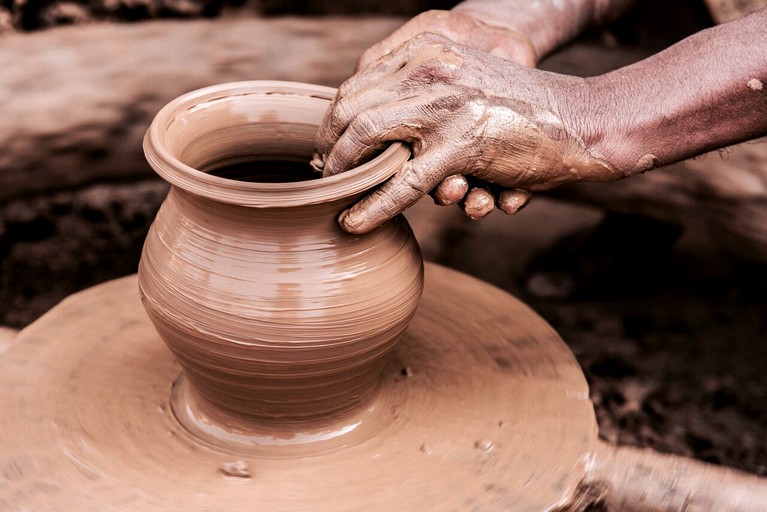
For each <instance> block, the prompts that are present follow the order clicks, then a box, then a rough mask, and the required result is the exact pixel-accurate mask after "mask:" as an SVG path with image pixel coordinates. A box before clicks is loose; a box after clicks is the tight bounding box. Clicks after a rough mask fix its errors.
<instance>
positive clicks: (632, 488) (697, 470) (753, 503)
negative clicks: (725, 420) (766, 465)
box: [564, 444, 767, 512]
mask: <svg viewBox="0 0 767 512" xmlns="http://www.w3.org/2000/svg"><path fill="white" fill-rule="evenodd" d="M584 465H585V469H586V477H585V478H584V479H583V481H582V483H581V485H580V486H579V493H578V495H577V496H576V499H574V500H573V502H572V503H570V504H569V506H567V507H564V510H567V511H571V510H584V507H586V506H588V505H596V504H599V505H602V506H604V507H605V509H606V510H620V511H623V512H670V511H685V512H686V511H700V512H703V511H713V510H717V511H722V512H725V511H726V512H759V511H763V510H764V509H765V508H764V507H765V504H767V479H765V478H759V477H756V476H754V475H749V474H747V473H743V472H741V471H736V470H734V469H729V468H723V467H719V466H714V465H712V464H706V463H704V462H698V461H695V460H692V459H687V458H684V457H679V456H675V455H665V454H661V453H657V452H653V451H652V450H646V449H641V448H632V447H628V446H620V447H616V446H610V445H607V444H603V445H602V446H601V448H600V450H598V451H596V452H595V453H594V454H593V455H592V456H591V457H590V458H588V459H587V460H585V461H584Z"/></svg>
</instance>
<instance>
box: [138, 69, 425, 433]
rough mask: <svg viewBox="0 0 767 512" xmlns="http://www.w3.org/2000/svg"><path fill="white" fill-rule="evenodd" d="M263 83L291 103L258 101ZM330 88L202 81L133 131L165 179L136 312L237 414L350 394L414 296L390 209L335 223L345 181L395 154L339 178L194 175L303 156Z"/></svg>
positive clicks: (414, 280)
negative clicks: (144, 129) (351, 224)
mask: <svg viewBox="0 0 767 512" xmlns="http://www.w3.org/2000/svg"><path fill="white" fill-rule="evenodd" d="M275 89H277V90H279V91H284V90H285V89H287V90H288V92H280V93H278V94H279V95H278V96H277V98H279V99H280V100H283V101H284V100H285V99H286V97H287V98H288V99H290V100H291V101H289V102H288V103H285V104H280V103H279V102H270V101H269V100H270V98H269V96H273V95H275V93H274V90H275ZM243 90H244V91H250V92H249V93H247V94H246V93H243ZM291 91H292V92H291ZM332 94H333V91H332V90H331V89H327V88H318V87H313V86H303V85H298V84H284V83H276V82H243V83H238V84H225V85H223V86H217V87H214V88H209V89H204V90H202V91H196V92H194V93H190V95H187V96H186V97H182V98H180V99H179V100H176V103H175V104H173V103H172V104H169V106H168V107H166V109H164V110H163V111H161V113H160V114H158V117H157V118H156V119H155V122H154V123H153V127H152V128H150V130H149V132H148V134H147V138H146V139H145V149H146V152H147V156H148V159H149V161H150V163H151V164H152V165H153V167H154V168H155V169H156V170H157V171H158V173H160V174H161V175H162V176H163V177H165V178H166V179H167V180H168V181H170V182H171V184H172V187H171V190H170V192H169V194H168V197H167V199H166V200H165V202H164V203H163V205H162V207H161V209H160V211H159V212H158V214H157V218H156V219H155V221H154V223H153V225H152V227H151V229H150V232H149V234H148V236H147V239H146V242H145V245H144V250H143V254H142V258H141V262H140V265H139V287H140V293H141V297H142V300H143V303H144V306H145V308H146V310H147V313H148V314H149V317H150V318H151V320H152V322H153V323H154V325H155V327H156V328H157V330H158V332H159V334H160V336H161V337H162V339H163V340H164V341H165V343H166V344H167V345H168V346H169V347H170V349H171V350H172V351H173V352H174V354H175V355H176V357H177V359H178V361H179V363H180V364H181V366H182V367H183V369H184V371H185V373H186V376H187V378H188V379H189V382H190V383H191V384H192V386H193V388H194V390H195V391H196V393H198V394H199V396H200V397H201V398H203V399H204V400H205V401H206V402H208V403H209V404H211V405H213V406H215V407H218V408H221V409H223V410H224V411H227V412H230V413H234V414H237V415H239V416H245V417H248V418H253V419H256V420H260V421H265V422H272V423H274V422H278V423H279V422H296V421H297V422H310V421H313V420H316V419H318V418H327V417H334V416H337V415H340V414H342V413H344V412H346V411H349V410H351V409H353V408H354V407H355V406H357V405H359V404H360V403H362V402H364V401H365V399H366V398H367V397H369V396H370V395H371V394H372V393H373V392H374V391H375V388H376V385H377V383H378V380H379V377H380V372H381V368H382V366H383V364H384V363H385V361H386V354H388V353H389V352H390V351H391V349H392V348H393V346H394V344H395V343H396V341H397V339H398V338H399V336H400V335H401V334H402V332H403V331H404V330H405V328H406V327H407V323H408V322H409V320H410V319H411V318H412V316H413V314H414V312H415V308H416V305H417V302H418V299H419V297H420V294H421V291H422V287H423V263H422V260H421V255H420V251H419V248H418V245H417V243H416V241H415V239H414V237H413V234H412V232H411V230H410V228H409V226H408V225H407V222H406V221H405V220H404V218H403V217H398V218H396V219H394V220H392V221H391V222H389V223H387V224H385V225H384V226H382V227H381V228H380V229H378V230H376V231H374V232H372V233H370V234H368V235H363V236H352V235H349V234H347V233H345V232H343V231H342V230H341V229H340V228H339V227H338V225H337V222H336V218H337V215H338V213H339V212H340V211H341V210H342V209H343V208H345V207H347V206H348V205H349V204H351V203H353V202H354V201H355V200H357V199H358V198H359V197H361V195H362V194H364V193H365V190H364V188H366V187H368V188H369V186H370V184H369V183H367V184H361V182H362V181H364V179H367V178H364V179H361V178H360V176H364V177H369V176H372V175H380V176H379V177H378V178H376V180H377V181H378V182H380V181H382V179H386V177H388V176H390V175H391V174H393V172H396V170H397V169H398V168H399V167H400V166H401V165H402V164H403V163H404V161H405V160H406V159H407V155H406V154H404V153H403V150H402V149H401V148H395V149H393V150H387V152H385V154H383V155H381V156H380V157H378V158H377V159H375V160H373V161H371V162H369V163H368V164H366V169H363V170H362V171H363V172H361V173H360V172H357V171H351V172H349V173H344V174H349V177H347V178H343V176H344V175H338V177H333V178H322V179H316V180H309V181H306V182H289V183H247V182H239V181H236V180H230V179H225V178H220V177H217V176H213V175H210V174H208V173H207V172H205V170H206V169H207V170H211V169H214V168H215V167H216V166H220V165H221V164H222V163H225V164H228V163H232V162H242V161H249V160H258V159H264V158H268V159H271V160H275V159H290V160H302V161H305V162H308V160H309V158H310V156H311V151H312V147H313V138H314V132H315V131H316V128H317V126H318V124H319V120H320V119H321V117H322V114H323V112H324V110H325V108H326V107H327V104H328V101H329V98H330V97H332ZM248 95H250V96H253V97H251V98H249V100H254V98H255V100H257V101H255V102H254V101H250V102H249V101H248V98H247V96H248ZM291 95H293V96H295V98H292V99H291V98H290V96H291ZM317 96H320V98H318V97H317ZM243 98H245V99H243ZM318 99H321V100H323V101H317V100H318ZM222 102H224V103H228V104H227V105H226V107H225V108H221V103H222ZM211 108H212V109H213V110H214V112H211V111H208V110H206V109H211ZM286 110H287V111H286ZM198 124H199V126H198ZM264 125H268V126H267V127H265V126H264ZM153 130H154V131H153ZM403 155H404V156H403ZM304 159H305V160H304ZM355 176H357V177H356V178H355ZM381 177H383V178H381Z"/></svg>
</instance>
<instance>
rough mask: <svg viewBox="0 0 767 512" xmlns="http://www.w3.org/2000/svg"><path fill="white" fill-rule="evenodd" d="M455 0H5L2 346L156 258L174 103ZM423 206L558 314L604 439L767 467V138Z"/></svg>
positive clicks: (420, 216) (467, 255) (363, 42)
mask: <svg viewBox="0 0 767 512" xmlns="http://www.w3.org/2000/svg"><path fill="white" fill-rule="evenodd" d="M454 4H455V2H448V1H428V0H387V1H382V0H367V1H360V0H355V1H352V0H341V1H335V2H323V1H321V0H307V1H299V0H285V1H279V0H263V1H258V0H0V70H1V71H0V149H1V151H0V326H2V327H1V328H0V333H2V338H0V339H1V340H4V341H0V350H2V347H3V346H8V344H10V343H12V338H13V336H14V334H15V332H16V331H17V330H18V329H21V328H23V327H24V326H26V325H28V324H29V323H30V322H32V321H34V320H35V319H36V318H38V317H39V316H40V315H42V314H44V313H45V311H46V310H48V309H49V308H50V307H52V306H53V305H55V304H56V303H57V302H58V301H60V300H61V299H62V298H64V297H66V296H67V295H69V294H71V293H74V292H76V291H77V290H80V289H83V288H86V287H88V286H91V285H94V284H96V283H99V282H102V281H105V280H109V279H112V278H115V277H119V276H123V275H126V274H130V273H133V272H135V271H136V267H137V264H138V260H139V255H140V252H141V247H142V243H143V239H144V237H145V235H146V232H147V230H148V228H149V225H150V223H151V221H152V219H153V217H154V214H155V212H156V210H157V208H158V207H159V205H160V203H161V202H162V200H163V198H164V195H165V194H166V192H167V186H166V185H165V184H164V183H163V182H162V181H160V180H159V179H158V178H157V177H155V176H154V175H153V173H152V172H151V169H149V167H148V165H147V164H146V163H145V161H144V159H143V153H142V151H141V138H142V136H143V133H144V131H145V130H146V128H147V126H148V125H149V122H150V121H151V118H152V116H153V115H154V114H155V113H156V112H157V110H159V109H160V108H161V107H162V106H163V105H164V104H165V103H166V102H167V101H169V100H170V99H172V98H174V97H176V96H178V95H179V94H182V93H184V92H186V91H188V90H191V89H194V88H198V87H202V86H205V85H210V84H214V83H220V82H227V81H233V80H246V79H276V80H295V81H300V82H308V83H317V84H323V85H330V86H338V85H339V84H340V83H341V82H343V81H344V80H345V79H346V78H348V77H349V76H351V74H352V71H353V69H354V64H355V61H356V59H357V57H358V56H359V54H360V53H361V52H362V51H363V50H364V49H366V48H367V47H368V46H370V45H371V44H373V43H375V42H377V41H379V40H381V39H383V38H384V37H385V36H386V35H388V34H389V33H391V32H392V31H393V30H394V29H396V28H397V27H398V26H400V25H401V24H402V23H404V22H405V21H406V20H407V19H408V18H409V17H412V16H414V15H416V14H418V13H420V12H422V11H424V10H427V9H433V8H442V9H446V8H450V7H451V6H452V5H454ZM763 4H764V2H749V1H746V0H741V1H715V0H710V1H707V2H703V1H693V0H680V1H678V2H662V1H659V0H658V1H656V0H649V1H644V2H637V4H636V6H635V7H634V8H633V9H632V10H631V11H630V12H628V13H627V14H626V15H625V16H623V17H622V18H621V19H619V20H618V21H616V22H615V23H614V24H612V25H610V26H608V27H604V28H601V29H599V30H594V31H592V32H589V33H587V34H584V35H583V36H582V37H581V38H580V39H579V40H578V41H576V42H575V43H573V44H572V45H570V46H568V47H567V48H564V49H563V50H562V51H560V52H558V53H556V54H555V55H553V56H551V57H550V58H548V59H546V61H544V62H543V64H542V65H541V67H543V68H545V69H549V70H552V71H557V72H561V73H569V74H576V75H581V76H589V75H597V74H601V73H604V72H607V71H609V70H611V69H614V68H617V67H620V66H622V65H626V64H628V63H631V62H633V61H636V60H639V59H641V58H643V57H645V56H647V55H650V54H652V53H654V52H657V51H659V50H661V49H663V48H665V47H666V46H668V45H670V44H673V43H674V42H676V41H678V40H679V39H682V38H684V37H685V36H687V35H689V34H691V33H694V32H696V31H698V30H701V29H703V28H706V27H709V26H712V25H714V24H715V23H717V22H723V21H727V20H728V19H732V18H735V17H737V16H739V15H742V14H743V13H745V12H748V11H749V10H753V9H755V8H756V7H758V6H760V5H763ZM691 79H694V77H691ZM669 94H673V91H669ZM407 217H408V219H409V220H410V222H411V225H412V226H413V228H414V230H415V232H416V235H417V237H418V240H419V242H420V244H421V246H422V249H423V252H424V255H425V257H426V258H427V259H429V260H431V261H434V262H437V263H441V264H443V265H447V266H450V267H453V268H456V269H459V270H462V271H464V272H467V273H469V274H472V275H474V276H477V277H479V278H481V279H484V280H486V281H489V282H491V283H493V284H495V285H496V286H499V287H501V288H503V289H505V290H507V291H509V292H511V293H513V294H515V295H517V296H518V297H520V298H521V299H522V300H524V301H525V302H527V303H528V304H530V306H531V307H532V308H533V309H535V311H537V312H538V313H539V314H541V315H542V316H544V317H545V318H546V319H547V320H548V321H549V322H550V323H551V324H552V325H553V326H554V328H555V329H557V330H558V332H559V333H560V334H561V335H562V337H563V338H564V340H565V341H566V342H567V343H568V345H569V346H570V347H571V348H572V350H573V351H574V352H575V354H576V357H577V358H578V360H579V361H580V363H581V365H582V366H583V368H584V371H585V373H586V375H587V378H588V379H589V383H590V385H591V390H592V393H591V398H592V400H593V402H594V404H595V407H596V410H597V416H598V419H599V424H600V434H601V435H602V437H604V438H606V439H608V440H610V441H613V442H617V443H623V444H631V445H638V446H648V447H652V448H654V449H656V450H659V451H663V452H670V453H676V454H682V455H687V456H692V457H695V458H698V459H701V460H705V461H709V462H714V463H718V464H725V465H728V466H732V467H736V468H739V469H743V470H746V471H750V472H752V473H756V474H760V475H767V372H765V368H766V367H767V339H766V338H767V297H766V296H765V289H766V288H765V286H766V285H767V264H766V263H765V262H767V144H765V141H764V140H761V141H755V142H751V143H748V144H743V145H740V146H738V147H735V148H728V149H727V150H723V151H720V152H715V153H713V154H710V155H706V156H704V157H701V158H698V159H695V160H692V161H689V162H685V163H683V164H679V165H675V166H672V167H671V168H667V169H663V170H660V171H656V172H654V173H650V174H648V175H644V176H639V177H636V178H632V179H630V180H627V181H626V182H621V183H614V184H598V185H590V186H579V187H570V188H565V189H561V190H557V191H555V192H554V193H552V194H550V195H546V196H544V195H537V196H535V197H534V198H533V200H532V202H531V204H530V205H529V206H528V207H527V208H526V209H525V210H523V211H522V212H520V213H519V214H518V215H516V216H514V217H507V216H504V215H503V214H502V213H499V212H494V213H493V214H491V215H490V216H489V217H488V218H486V219H484V220H481V221H470V220H468V219H467V218H465V217H464V216H463V215H462V214H461V212H460V211H459V210H458V209H457V208H439V207H437V206H434V205H433V204H431V203H430V200H428V199H426V200H424V201H422V202H421V203H419V204H418V205H417V206H416V207H414V208H413V209H411V210H410V211H409V212H408V213H407ZM83 314H84V315H87V314H88V312H87V311H84V312H83Z"/></svg>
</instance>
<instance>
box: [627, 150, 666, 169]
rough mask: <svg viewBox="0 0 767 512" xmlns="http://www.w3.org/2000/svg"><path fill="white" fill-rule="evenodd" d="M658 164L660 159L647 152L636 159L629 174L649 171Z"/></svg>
mask: <svg viewBox="0 0 767 512" xmlns="http://www.w3.org/2000/svg"><path fill="white" fill-rule="evenodd" d="M659 166H660V160H658V157H657V156H655V155H651V154H649V153H648V154H646V155H644V156H642V157H641V158H640V159H639V160H637V163H636V164H634V168H633V169H631V174H640V173H643V172H647V171H651V170H653V169H655V168H657V167H659Z"/></svg>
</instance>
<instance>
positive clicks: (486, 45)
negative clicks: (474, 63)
mask: <svg viewBox="0 0 767 512" xmlns="http://www.w3.org/2000/svg"><path fill="white" fill-rule="evenodd" d="M426 32H430V33H432V34H438V35H441V36H444V37H446V38H448V39H450V40H452V41H455V42H456V43H459V44H463V45H466V46H471V47H472V48H476V49H477V50H481V51H484V52H487V53H489V54H491V55H495V56H496V57H501V58H504V59H506V60H510V61H512V62H516V63H517V64H521V65H523V66H528V67H534V66H535V61H536V54H535V49H534V48H533V45H532V44H531V43H530V39H529V38H528V37H527V36H526V35H525V34H523V33H522V32H520V31H517V30H513V29H511V28H506V27H503V26H500V25H490V24H488V23H485V22H483V21H482V20H480V19H479V18H478V17H477V16H474V15H472V14H469V13H468V12H462V11H442V10H436V9H435V10H431V11H426V12H423V13H421V14H419V15H418V16H416V17H415V18H413V19H411V20H410V21H408V22H407V23H405V24H404V25H402V26H401V27H400V28H398V29H397V30H395V31H394V32H393V33H392V34H391V35H390V36H389V37H387V38H386V39H384V40H383V41H381V42H380V43H377V44H374V45H373V46H371V47H370V48H368V49H367V50H365V52H364V53H363V54H362V56H361V57H360V58H359V60H358V61H357V68H356V71H360V70H362V69H364V68H366V67H367V66H369V65H370V64H371V63H373V62H375V61H376V60H378V59H379V58H381V57H383V56H384V55H386V54H387V53H390V52H391V51H393V50H394V49H396V48H397V47H399V46H400V45H401V44H402V43H404V42H406V41H409V40H410V39H412V38H413V37H415V36H417V35H419V34H423V33H426Z"/></svg>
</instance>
